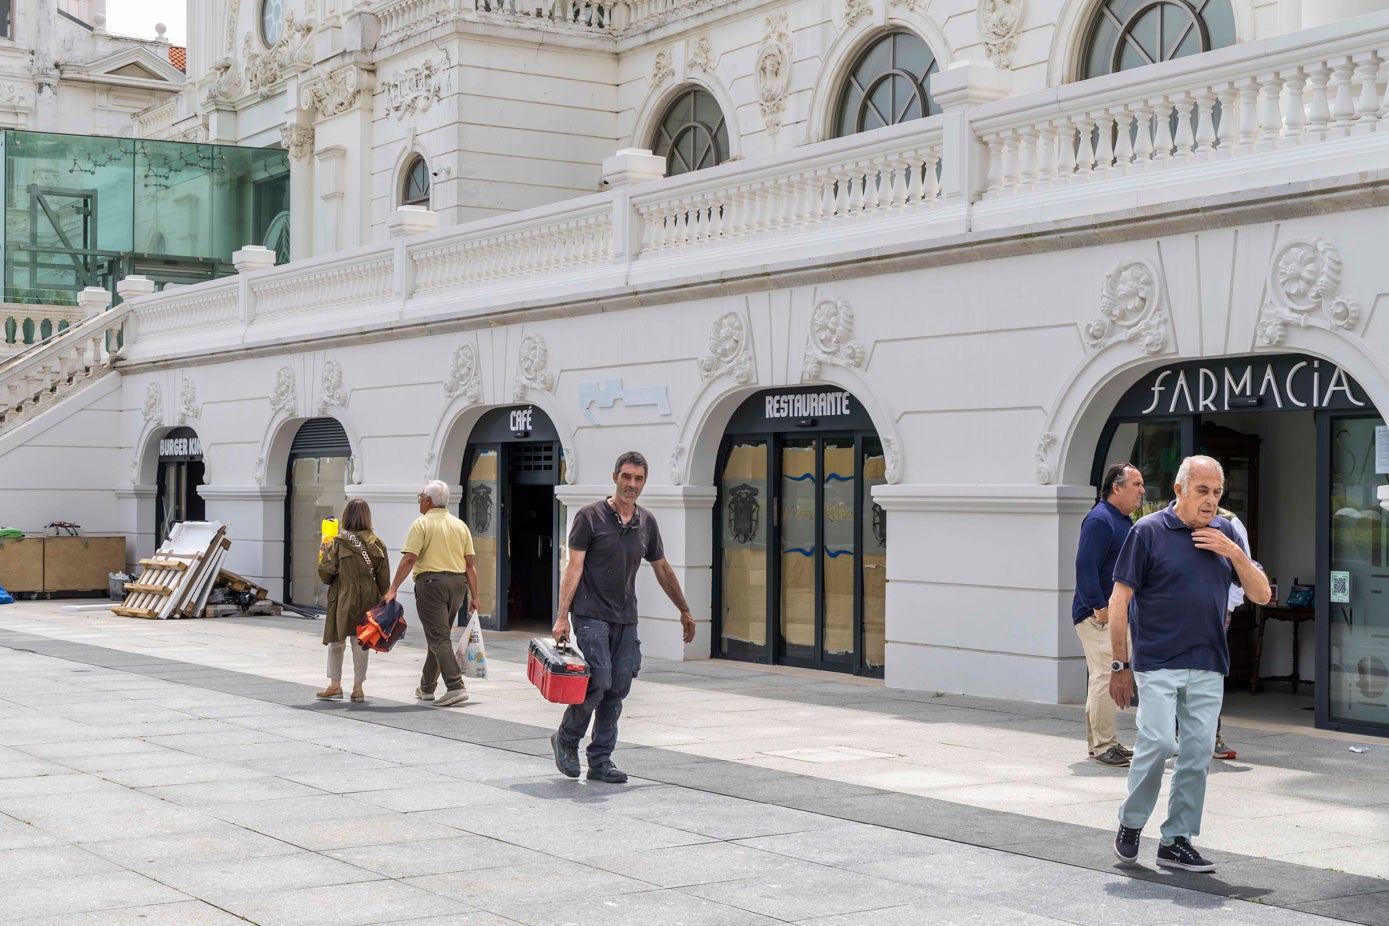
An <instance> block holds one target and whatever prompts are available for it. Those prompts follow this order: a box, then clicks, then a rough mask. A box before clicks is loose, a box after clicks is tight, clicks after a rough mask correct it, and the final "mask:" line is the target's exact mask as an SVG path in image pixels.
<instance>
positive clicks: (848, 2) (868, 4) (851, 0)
mask: <svg viewBox="0 0 1389 926" xmlns="http://www.w3.org/2000/svg"><path fill="white" fill-rule="evenodd" d="M871 12H873V0H844V28H845V29H848V28H849V27H850V26H852V25H853V24H854V23H856V22H858V21H859V20H860V19H862V18H863V17H865V16H867V15H868V14H869V13H871Z"/></svg>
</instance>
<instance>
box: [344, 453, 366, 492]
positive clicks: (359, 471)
mask: <svg viewBox="0 0 1389 926" xmlns="http://www.w3.org/2000/svg"><path fill="white" fill-rule="evenodd" d="M365 472H366V470H365V468H364V467H363V465H362V458H361V457H360V456H358V455H357V454H355V453H354V454H352V456H350V457H348V458H347V484H348V485H354V486H359V485H361V484H362V477H363V475H364V474H365Z"/></svg>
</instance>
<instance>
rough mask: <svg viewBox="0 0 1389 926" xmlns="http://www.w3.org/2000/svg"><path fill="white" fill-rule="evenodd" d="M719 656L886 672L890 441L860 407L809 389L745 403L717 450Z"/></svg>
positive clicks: (831, 392) (838, 394) (836, 392)
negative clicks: (878, 495) (885, 488)
mask: <svg viewBox="0 0 1389 926" xmlns="http://www.w3.org/2000/svg"><path fill="white" fill-rule="evenodd" d="M716 473H717V475H716V478H717V480H718V490H719V496H718V502H717V504H716V505H715V506H714V518H715V523H714V538H715V540H714V543H715V555H714V600H715V601H716V602H718V604H717V606H716V607H715V628H714V635H715V642H714V655H716V656H722V657H726V658H730V659H742V660H747V661H752V662H766V663H775V664H779V665H793V666H803V667H807V668H816V669H830V670H833V671H839V672H851V673H854V674H858V675H870V676H879V677H880V676H882V674H883V658H884V648H885V620H886V600H887V599H886V592H887V575H886V566H887V516H886V514H885V513H884V512H883V509H882V508H881V507H879V506H878V505H877V504H876V503H875V502H874V501H873V497H872V494H871V493H872V489H873V487H874V486H877V485H882V484H883V483H884V482H886V478H885V457H884V455H883V446H882V441H881V440H880V439H879V437H878V434H877V431H876V430H875V429H874V427H873V422H872V420H871V419H870V418H869V416H868V413H867V412H866V411H865V410H864V408H863V406H862V405H861V404H860V403H859V402H858V400H857V399H856V398H855V397H854V396H853V395H852V394H850V393H848V392H845V391H844V390H842V389H838V388H832V387H825V386H812V387H808V388H795V389H779V390H770V391H767V392H760V393H758V394H756V395H754V396H752V397H751V398H749V399H747V400H746V401H745V402H743V404H742V405H740V406H739V407H738V409H737V411H736V412H734V414H733V416H732V418H731V419H730V421H729V423H728V427H727V429H726V431H725V434H724V439H723V443H722V446H721V447H720V450H719V457H718V468H717V471H716Z"/></svg>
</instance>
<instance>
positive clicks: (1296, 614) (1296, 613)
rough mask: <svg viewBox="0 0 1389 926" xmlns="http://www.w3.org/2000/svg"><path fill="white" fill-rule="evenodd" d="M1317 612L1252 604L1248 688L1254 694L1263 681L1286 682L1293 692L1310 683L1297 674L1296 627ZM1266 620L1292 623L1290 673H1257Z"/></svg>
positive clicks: (1257, 691)
mask: <svg viewBox="0 0 1389 926" xmlns="http://www.w3.org/2000/svg"><path fill="white" fill-rule="evenodd" d="M1316 618H1317V612H1316V609H1315V608H1288V607H1283V606H1278V607H1264V606H1260V605H1255V606H1254V670H1253V671H1252V672H1250V673H1249V690H1250V691H1252V692H1253V693H1254V694H1258V693H1259V692H1261V691H1263V690H1264V686H1263V683H1264V682H1288V683H1289V684H1290V685H1292V687H1293V693H1294V694H1296V693H1297V686H1298V685H1299V684H1302V685H1310V684H1312V683H1311V682H1308V681H1304V680H1302V679H1300V678H1299V677H1298V674H1297V655H1298V650H1299V649H1300V647H1299V646H1298V638H1297V637H1298V635H1297V630H1298V627H1300V626H1301V625H1302V623H1303V622H1305V621H1312V620H1316ZM1268 621H1290V622H1291V623H1292V625H1293V671H1292V674H1291V675H1264V676H1260V675H1259V664H1260V663H1261V662H1262V660H1263V655H1264V625H1265V624H1266V623H1267V622H1268Z"/></svg>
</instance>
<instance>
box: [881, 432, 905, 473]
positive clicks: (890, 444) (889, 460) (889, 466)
mask: <svg viewBox="0 0 1389 926" xmlns="http://www.w3.org/2000/svg"><path fill="white" fill-rule="evenodd" d="M882 441H883V478H884V479H886V480H887V481H888V483H889V484H890V485H897V482H898V480H900V479H901V478H902V466H901V458H900V457H899V456H898V453H897V441H896V440H894V439H893V438H891V437H884V438H883V439H882Z"/></svg>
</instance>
